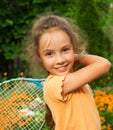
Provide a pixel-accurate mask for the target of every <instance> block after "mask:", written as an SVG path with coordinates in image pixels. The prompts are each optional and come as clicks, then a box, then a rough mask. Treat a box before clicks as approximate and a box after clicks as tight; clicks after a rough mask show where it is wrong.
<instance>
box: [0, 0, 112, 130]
mask: <svg viewBox="0 0 113 130" xmlns="http://www.w3.org/2000/svg"><path fill="white" fill-rule="evenodd" d="M48 12H52V13H55V14H58V15H61V16H66V17H68V18H71V19H73V21H74V23H75V24H77V25H78V26H79V27H80V28H81V29H82V30H83V31H85V32H86V34H87V35H88V53H90V54H96V55H100V56H103V57H105V58H107V59H109V60H110V61H111V63H113V0H24V1H23V0H13V1H11V0H1V1H0V82H2V81H4V80H7V79H10V78H16V77H31V78H45V76H46V73H45V71H44V70H43V69H38V67H37V71H35V69H34V70H30V68H29V63H28V62H27V61H26V59H25V55H22V53H21V52H22V50H23V49H24V44H25V40H24V39H25V37H26V35H27V32H28V31H29V28H30V26H31V25H32V22H33V19H35V18H36V17H37V16H40V15H41V14H44V13H48ZM95 73H96V72H95ZM90 84H91V87H92V88H94V89H93V90H94V91H93V92H94V97H95V102H96V105H97V108H98V110H99V113H100V119H101V124H102V130H113V67H112V68H111V70H110V71H109V72H108V73H106V74H105V75H104V76H102V77H100V78H99V79H97V80H95V81H93V82H92V83H90ZM1 111H2V110H1ZM45 129H46V128H45ZM46 130H47V129H46Z"/></svg>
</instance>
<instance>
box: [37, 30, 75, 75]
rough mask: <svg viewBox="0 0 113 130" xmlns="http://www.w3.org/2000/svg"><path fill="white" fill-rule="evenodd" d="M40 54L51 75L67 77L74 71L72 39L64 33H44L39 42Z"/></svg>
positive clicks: (58, 31) (56, 31)
mask: <svg viewBox="0 0 113 130" xmlns="http://www.w3.org/2000/svg"><path fill="white" fill-rule="evenodd" d="M39 54H40V58H41V61H42V63H43V64H44V67H45V68H46V70H47V71H48V72H49V73H50V74H54V75H65V74H67V73H68V72H71V71H73V64H74V49H73V45H72V43H71V41H70V37H69V36H68V35H67V33H65V32H64V31H61V30H52V31H49V32H46V33H44V34H43V35H42V36H41V38H40V41H39Z"/></svg>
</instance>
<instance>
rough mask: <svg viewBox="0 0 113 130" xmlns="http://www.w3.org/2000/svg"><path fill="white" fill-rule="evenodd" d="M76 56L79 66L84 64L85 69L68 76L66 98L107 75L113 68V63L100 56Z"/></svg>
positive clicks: (65, 83) (65, 90)
mask: <svg viewBox="0 0 113 130" xmlns="http://www.w3.org/2000/svg"><path fill="white" fill-rule="evenodd" d="M75 56H76V59H77V64H83V65H85V67H83V68H81V69H79V70H77V71H75V72H73V73H69V74H67V76H66V78H65V80H64V85H63V92H62V94H63V95H64V96H65V95H66V94H68V93H70V92H72V91H74V90H75V89H77V88H79V87H82V86H84V85H85V84H87V83H89V82H91V81H93V80H95V79H96V78H98V77H99V76H101V75H103V74H105V73H106V72H108V71H109V69H110V67H111V63H110V62H109V61H108V60H107V59H105V58H103V57H100V56H95V55H88V54H85V55H83V54H81V55H75Z"/></svg>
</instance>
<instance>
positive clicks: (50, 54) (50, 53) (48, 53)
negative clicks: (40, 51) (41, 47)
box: [45, 51, 53, 56]
mask: <svg viewBox="0 0 113 130" xmlns="http://www.w3.org/2000/svg"><path fill="white" fill-rule="evenodd" d="M52 54H53V53H52V52H51V51H50V52H47V53H46V54H45V55H46V56H52Z"/></svg>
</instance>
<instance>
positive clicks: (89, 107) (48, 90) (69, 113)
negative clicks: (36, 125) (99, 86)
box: [31, 15, 111, 130]
mask: <svg viewBox="0 0 113 130" xmlns="http://www.w3.org/2000/svg"><path fill="white" fill-rule="evenodd" d="M77 30H78V29H77V28H76V27H74V26H73V25H72V24H70V22H69V21H68V20H67V19H65V18H62V17H59V16H55V15H46V16H43V17H41V18H40V19H39V20H38V21H36V22H35V23H34V24H33V27H32V31H31V34H32V37H31V41H32V44H33V46H34V48H35V53H36V56H37V60H38V61H40V62H41V63H42V64H43V65H44V67H45V69H46V70H47V72H48V73H49V76H48V77H47V79H46V81H45V82H44V99H45V103H46V120H47V124H48V125H49V126H50V129H55V130H100V129H101V126H100V119H99V114H98V111H97V109H96V106H95V102H94V99H93V95H92V91H91V89H90V87H89V85H88V83H89V82H91V81H93V80H94V79H96V78H98V77H99V76H101V75H103V74H104V73H106V72H108V71H109V69H110V66H111V64H110V62H109V61H108V60H107V59H105V58H102V57H100V56H95V55H89V54H83V53H82V51H81V53H80V50H81V48H82V47H81V45H80V44H81V42H82V40H81V39H80V36H79V33H78V32H77ZM79 65H84V66H85V67H82V68H81V69H78V70H77V67H78V66H79Z"/></svg>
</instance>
